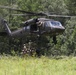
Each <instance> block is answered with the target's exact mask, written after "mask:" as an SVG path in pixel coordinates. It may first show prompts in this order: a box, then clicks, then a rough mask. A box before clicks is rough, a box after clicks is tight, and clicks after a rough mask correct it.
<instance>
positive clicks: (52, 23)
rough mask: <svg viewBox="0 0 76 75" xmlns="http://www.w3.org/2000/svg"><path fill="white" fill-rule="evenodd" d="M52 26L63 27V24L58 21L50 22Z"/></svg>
mask: <svg viewBox="0 0 76 75" xmlns="http://www.w3.org/2000/svg"><path fill="white" fill-rule="evenodd" d="M50 23H51V25H52V26H61V23H60V22H58V21H50Z"/></svg>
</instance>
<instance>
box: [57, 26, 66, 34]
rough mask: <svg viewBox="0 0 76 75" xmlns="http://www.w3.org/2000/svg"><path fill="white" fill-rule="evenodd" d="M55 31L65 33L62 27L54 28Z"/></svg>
mask: <svg viewBox="0 0 76 75" xmlns="http://www.w3.org/2000/svg"><path fill="white" fill-rule="evenodd" d="M56 31H57V32H60V33H63V32H64V31H65V28H64V27H61V28H56Z"/></svg>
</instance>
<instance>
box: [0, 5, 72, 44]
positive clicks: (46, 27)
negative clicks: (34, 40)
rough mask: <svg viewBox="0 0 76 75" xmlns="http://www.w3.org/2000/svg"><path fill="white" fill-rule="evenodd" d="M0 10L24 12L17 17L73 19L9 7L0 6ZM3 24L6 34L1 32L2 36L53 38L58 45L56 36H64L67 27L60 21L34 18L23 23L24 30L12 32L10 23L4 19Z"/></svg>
mask: <svg viewBox="0 0 76 75" xmlns="http://www.w3.org/2000/svg"><path fill="white" fill-rule="evenodd" d="M0 8H5V9H10V10H14V11H18V12H22V13H24V14H12V15H17V16H26V15H27V16H48V17H61V18H63V17H65V18H68V17H71V16H64V15H49V14H46V13H43V12H40V13H35V12H28V11H24V10H19V9H14V8H11V7H8V6H0ZM1 22H2V24H3V25H4V28H5V32H0V34H1V35H7V36H9V37H24V36H28V35H29V36H31V35H33V36H38V38H39V37H40V36H43V35H44V36H50V37H53V42H54V43H55V44H56V43H57V40H56V36H57V35H59V34H62V33H63V32H64V31H65V27H64V26H63V25H62V24H61V22H60V21H55V20H52V19H48V18H32V19H29V20H27V21H25V22H23V23H22V26H23V27H22V28H20V29H18V30H15V31H13V32H11V30H10V28H9V27H8V22H7V21H6V20H4V19H2V20H1Z"/></svg>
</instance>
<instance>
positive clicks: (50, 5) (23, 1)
mask: <svg viewBox="0 0 76 75" xmlns="http://www.w3.org/2000/svg"><path fill="white" fill-rule="evenodd" d="M0 5H7V6H11V7H13V8H18V9H22V10H27V11H33V12H46V13H50V14H52V12H53V13H54V14H64V15H66V14H68V15H75V14H76V1H75V0H64V1H63V0H0ZM12 13H19V12H16V11H12V10H7V9H1V8H0V16H2V17H3V18H5V19H7V21H8V22H9V23H10V24H9V27H10V28H11V30H15V29H18V28H19V27H20V23H21V22H22V21H25V20H27V19H29V18H32V17H29V16H27V17H21V16H10V14H12ZM7 14H9V15H7ZM54 19H56V20H60V21H61V22H62V24H63V25H64V26H65V28H66V29H65V32H64V33H63V35H59V36H57V40H58V43H57V44H56V45H54V44H53V43H52V38H50V37H42V40H41V42H40V43H39V45H38V46H39V47H41V49H42V51H41V52H42V53H43V54H46V55H76V18H70V19H65V18H54ZM0 31H2V26H1V25H0ZM25 39H26V40H25ZM27 39H28V38H22V41H23V42H20V40H21V39H20V38H16V39H14V38H13V39H10V38H8V37H3V36H0V53H1V54H2V53H11V52H12V51H13V50H14V51H16V52H17V53H18V52H21V48H22V43H25V42H26V41H27ZM9 40H11V42H10V41H9ZM48 41H50V42H49V43H48ZM10 44H11V45H10ZM35 46H37V45H35ZM38 46H37V47H38Z"/></svg>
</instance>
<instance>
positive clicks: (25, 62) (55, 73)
mask: <svg viewBox="0 0 76 75" xmlns="http://www.w3.org/2000/svg"><path fill="white" fill-rule="evenodd" d="M0 75H76V58H75V57H65V58H63V59H54V58H48V57H41V58H35V57H25V58H22V57H17V56H14V57H12V56H1V57H0Z"/></svg>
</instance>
